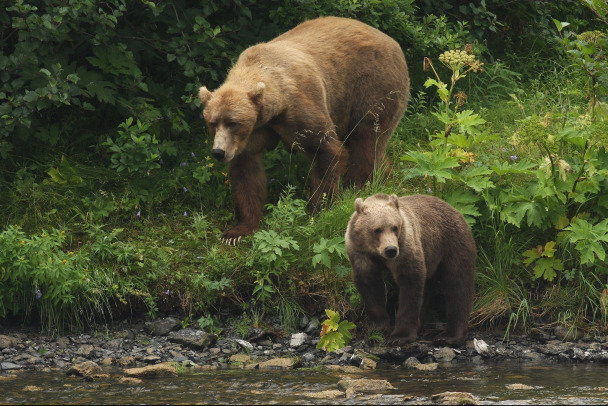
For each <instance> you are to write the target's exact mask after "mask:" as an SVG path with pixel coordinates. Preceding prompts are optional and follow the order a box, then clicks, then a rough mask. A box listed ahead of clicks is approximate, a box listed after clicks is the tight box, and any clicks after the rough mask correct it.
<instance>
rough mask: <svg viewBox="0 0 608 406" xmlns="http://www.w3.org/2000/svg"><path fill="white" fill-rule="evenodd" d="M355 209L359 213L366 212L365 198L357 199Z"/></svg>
mask: <svg viewBox="0 0 608 406" xmlns="http://www.w3.org/2000/svg"><path fill="white" fill-rule="evenodd" d="M355 210H356V211H357V213H359V214H365V206H363V199H361V198H360V197H358V198H356V199H355Z"/></svg>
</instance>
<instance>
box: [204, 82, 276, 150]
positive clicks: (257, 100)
mask: <svg viewBox="0 0 608 406" xmlns="http://www.w3.org/2000/svg"><path fill="white" fill-rule="evenodd" d="M265 89H266V85H265V84H264V83H263V82H258V83H257V84H256V85H255V87H254V88H253V89H249V90H244V89H242V88H240V87H237V86H233V85H227V84H226V85H223V86H221V87H220V88H219V89H217V90H216V91H215V92H210V91H209V90H207V88H206V87H205V86H203V87H201V88H200V89H199V91H198V97H199V99H200V101H201V104H202V106H203V108H204V109H203V116H204V117H205V121H206V122H207V127H208V128H209V133H211V135H212V136H213V149H212V151H211V154H212V155H213V157H214V158H215V159H217V160H218V161H220V162H224V161H225V162H229V161H230V160H232V159H233V158H234V157H235V156H237V155H239V154H240V153H241V152H242V151H243V149H244V148H245V146H246V145H247V140H248V139H249V136H250V135H251V132H252V131H253V129H254V127H255V124H256V122H257V121H258V115H259V112H260V106H261V101H262V99H263V96H264V90H265Z"/></svg>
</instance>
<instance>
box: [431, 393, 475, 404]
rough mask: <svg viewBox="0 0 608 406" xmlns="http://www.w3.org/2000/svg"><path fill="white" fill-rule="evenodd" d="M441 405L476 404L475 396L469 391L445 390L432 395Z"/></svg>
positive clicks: (434, 400) (433, 399)
mask: <svg viewBox="0 0 608 406" xmlns="http://www.w3.org/2000/svg"><path fill="white" fill-rule="evenodd" d="M431 400H432V401H433V402H435V403H438V404H440V405H476V404H477V401H476V400H475V397H474V396H473V395H471V394H470V393H468V392H443V393H438V394H436V395H433V396H431Z"/></svg>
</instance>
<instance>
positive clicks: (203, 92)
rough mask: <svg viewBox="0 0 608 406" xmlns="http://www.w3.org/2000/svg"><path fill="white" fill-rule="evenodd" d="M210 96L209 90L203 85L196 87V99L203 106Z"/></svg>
mask: <svg viewBox="0 0 608 406" xmlns="http://www.w3.org/2000/svg"><path fill="white" fill-rule="evenodd" d="M210 98H211V92H210V91H209V90H207V88H206V87H205V86H203V87H201V88H200V89H198V99H199V100H200V101H201V104H202V105H203V107H204V106H205V105H206V104H207V102H208V101H209V99H210Z"/></svg>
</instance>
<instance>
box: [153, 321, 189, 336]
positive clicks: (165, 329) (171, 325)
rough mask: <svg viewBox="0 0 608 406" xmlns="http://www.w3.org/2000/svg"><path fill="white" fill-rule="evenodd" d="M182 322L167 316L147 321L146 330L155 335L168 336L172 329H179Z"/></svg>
mask: <svg viewBox="0 0 608 406" xmlns="http://www.w3.org/2000/svg"><path fill="white" fill-rule="evenodd" d="M181 324H182V323H181V322H180V321H179V320H177V319H176V318H173V317H167V318H164V319H160V320H155V321H152V322H148V323H146V325H145V327H144V330H145V331H146V332H147V333H148V334H150V335H153V336H166V335H167V334H169V333H170V332H172V331H176V330H179V329H180V327H181Z"/></svg>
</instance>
